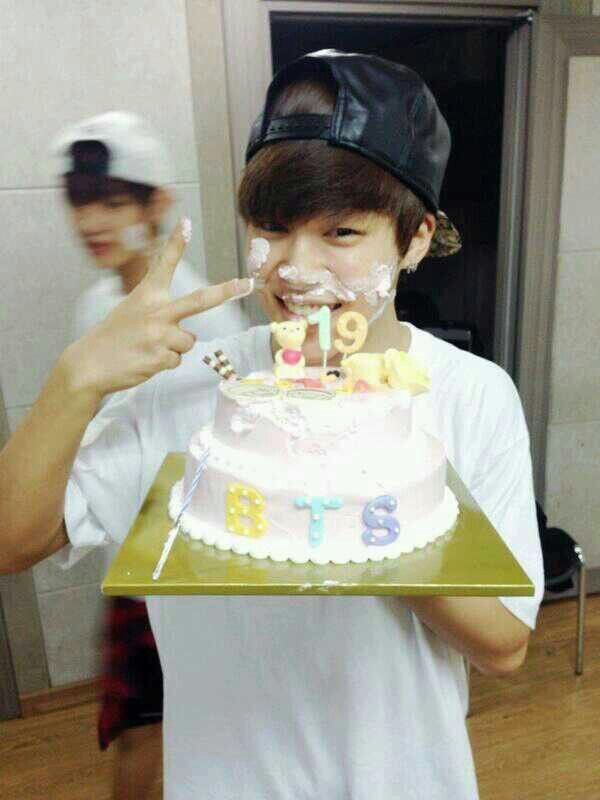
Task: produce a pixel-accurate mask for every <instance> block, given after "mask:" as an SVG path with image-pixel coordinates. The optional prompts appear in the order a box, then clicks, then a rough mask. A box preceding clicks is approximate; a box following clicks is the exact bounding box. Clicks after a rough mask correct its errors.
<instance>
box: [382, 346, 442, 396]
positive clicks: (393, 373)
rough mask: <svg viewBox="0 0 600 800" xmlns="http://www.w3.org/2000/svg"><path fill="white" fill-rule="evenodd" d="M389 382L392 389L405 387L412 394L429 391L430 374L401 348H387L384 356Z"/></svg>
mask: <svg viewBox="0 0 600 800" xmlns="http://www.w3.org/2000/svg"><path fill="white" fill-rule="evenodd" d="M383 359H384V363H385V373H386V378H387V382H388V383H389V385H390V386H391V387H392V389H404V390H405V391H407V392H410V394H412V395H416V394H421V393H422V392H428V391H429V389H430V388H431V381H430V379H429V375H428V374H427V372H426V371H425V370H424V369H423V367H422V366H421V365H420V364H419V363H418V362H417V361H415V359H414V358H411V357H410V356H409V355H408V353H404V352H402V351H401V350H394V349H393V348H392V349H390V350H386V351H385V354H384V356H383Z"/></svg>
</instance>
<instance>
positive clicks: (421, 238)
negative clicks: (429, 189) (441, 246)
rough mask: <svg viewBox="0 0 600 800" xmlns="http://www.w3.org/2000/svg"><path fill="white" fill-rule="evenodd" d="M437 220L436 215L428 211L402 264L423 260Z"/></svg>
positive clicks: (406, 264)
mask: <svg viewBox="0 0 600 800" xmlns="http://www.w3.org/2000/svg"><path fill="white" fill-rule="evenodd" d="M436 225H437V221H436V218H435V216H434V215H433V214H432V213H431V212H430V211H427V212H426V213H425V216H424V217H423V222H421V224H420V225H419V227H418V229H417V232H416V233H415V235H414V236H413V238H412V240H411V243H410V245H409V246H408V250H407V251H406V255H405V256H404V258H403V259H402V266H403V267H404V266H408V265H409V264H410V265H415V264H418V263H419V262H420V261H422V260H423V259H424V258H425V256H426V255H427V253H428V251H429V246H430V245H431V240H432V238H433V234H434V233H435V228H436Z"/></svg>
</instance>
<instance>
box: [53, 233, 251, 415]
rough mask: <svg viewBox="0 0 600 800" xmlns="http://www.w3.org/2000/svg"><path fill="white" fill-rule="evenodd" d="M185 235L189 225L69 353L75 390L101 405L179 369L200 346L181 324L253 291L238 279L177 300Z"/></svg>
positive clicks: (172, 238) (172, 239) (173, 236)
mask: <svg viewBox="0 0 600 800" xmlns="http://www.w3.org/2000/svg"><path fill="white" fill-rule="evenodd" d="M187 224H188V225H189V223H187ZM185 232H186V222H185V221H183V222H182V223H180V224H179V225H178V226H177V227H176V228H175V230H174V231H173V233H172V234H171V236H170V237H169V240H168V241H167V243H166V244H165V246H164V247H163V249H162V250H161V251H160V253H159V254H158V255H157V257H156V258H155V259H154V261H153V263H152V265H151V267H150V269H149V270H148V272H147V273H146V275H145V277H144V278H143V279H142V280H141V281H140V283H139V284H138V285H137V286H136V287H135V289H134V290H133V291H132V292H131V293H130V294H129V295H128V296H127V297H126V298H125V299H124V300H123V301H122V302H121V303H119V305H118V306H117V307H116V308H115V309H114V310H113V311H112V312H111V313H110V314H109V315H108V316H107V317H106V319H105V320H104V321H103V322H101V323H100V324H99V325H96V326H95V327H94V328H92V329H91V330H90V331H89V333H87V334H86V335H85V336H83V337H82V338H81V339H79V340H78V341H77V342H75V343H74V344H73V345H71V346H70V347H69V348H67V351H66V352H65V356H66V358H67V361H68V363H69V365H70V368H71V374H72V377H73V378H74V380H73V385H74V386H76V387H77V388H80V389H82V390H85V391H86V392H88V393H91V394H93V395H94V396H95V398H96V399H97V400H98V401H99V400H101V399H102V398H103V397H104V396H105V395H107V394H110V393H112V392H117V391H120V390H121V389H129V388H131V387H132V386H137V385H138V384H139V383H143V382H144V381H146V380H148V379H149V378H151V377H152V376H153V375H155V374H156V373H157V372H161V371H162V370H165V369H174V368H175V367H177V366H179V364H180V363H181V357H182V355H183V353H187V352H188V350H191V348H192V347H193V346H194V342H195V341H196V340H195V337H194V335H193V334H191V333H189V332H188V331H185V330H183V329H182V328H181V327H180V326H179V323H180V322H181V321H182V320H184V319H186V318H187V317H191V316H192V315H194V314H199V313H201V312H203V311H208V309H210V308H214V307H215V306H219V305H221V304H222V303H224V302H226V301H227V300H231V299H232V298H235V297H244V296H246V295H248V294H249V293H250V292H251V291H252V281H251V280H249V279H247V278H245V279H242V280H238V279H235V280H231V281H227V283H220V284H217V285H215V286H208V287H206V288H202V289H197V290H196V291H194V292H191V293H190V294H188V295H185V296H184V297H181V298H178V299H177V300H173V299H172V298H171V296H170V294H169V286H170V284H171V280H172V278H173V273H174V272H175V268H176V267H177V264H178V263H179V260H180V258H181V256H182V255H183V251H184V250H185V245H186V235H185Z"/></svg>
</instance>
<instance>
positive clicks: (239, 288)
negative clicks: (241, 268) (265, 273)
mask: <svg viewBox="0 0 600 800" xmlns="http://www.w3.org/2000/svg"><path fill="white" fill-rule="evenodd" d="M253 291H254V278H238V279H237V280H236V282H235V295H236V297H237V298H240V297H248V295H250V294H252V292H253Z"/></svg>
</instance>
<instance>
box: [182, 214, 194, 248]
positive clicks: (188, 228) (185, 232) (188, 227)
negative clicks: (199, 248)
mask: <svg viewBox="0 0 600 800" xmlns="http://www.w3.org/2000/svg"><path fill="white" fill-rule="evenodd" d="M181 235H182V236H183V241H184V242H185V243H186V244H188V242H189V241H190V239H191V238H192V220H191V219H190V218H189V217H184V218H183V219H182V220H181Z"/></svg>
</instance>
